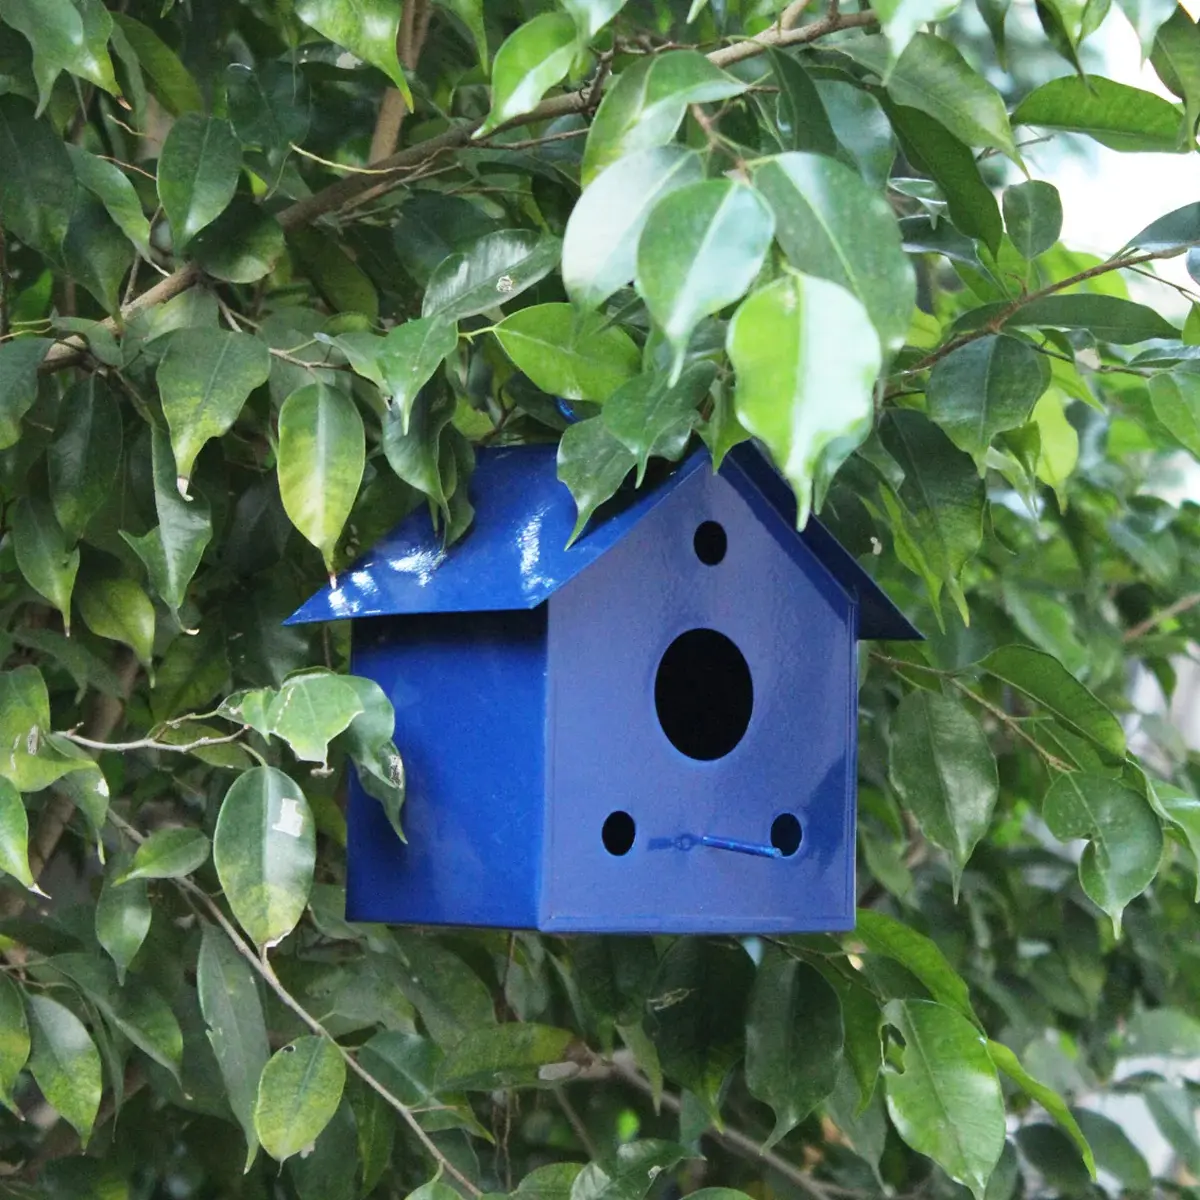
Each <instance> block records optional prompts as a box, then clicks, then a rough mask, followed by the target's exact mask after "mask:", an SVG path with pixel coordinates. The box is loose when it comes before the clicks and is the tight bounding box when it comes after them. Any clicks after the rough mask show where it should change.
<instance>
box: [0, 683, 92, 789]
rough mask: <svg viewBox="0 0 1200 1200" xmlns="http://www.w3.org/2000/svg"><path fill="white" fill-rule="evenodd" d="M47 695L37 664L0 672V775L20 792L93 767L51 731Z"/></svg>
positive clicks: (41, 786) (81, 754)
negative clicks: (1, 748)
mask: <svg viewBox="0 0 1200 1200" xmlns="http://www.w3.org/2000/svg"><path fill="white" fill-rule="evenodd" d="M50 729H51V725H50V696H49V693H48V692H47V691H46V682H45V680H44V679H43V678H42V674H41V672H40V671H39V670H38V668H37V667H34V666H31V665H28V664H27V665H25V666H21V667H17V668H16V669H15V670H12V671H0V746H4V747H6V752H5V753H4V754H0V776H2V777H3V778H5V779H7V780H9V781H10V782H11V783H14V784H15V785H16V786H17V789H18V790H19V791H22V792H40V791H41V790H42V788H46V787H49V786H50V785H51V784H52V783H55V782H57V781H58V780H60V779H62V778H63V776H64V775H67V774H68V773H74V772H76V771H83V770H87V769H91V768H93V767H94V764H93V763H92V760H91V759H90V758H88V757H87V756H86V755H85V754H84V753H83V751H82V750H79V749H78V748H77V747H75V746H72V745H71V744H70V743H69V742H68V743H66V746H67V747H68V749H64V748H63V746H62V745H61V744H60V743H59V742H58V741H56V740H55V739H54V737H53V736H52V735H51V734H50Z"/></svg>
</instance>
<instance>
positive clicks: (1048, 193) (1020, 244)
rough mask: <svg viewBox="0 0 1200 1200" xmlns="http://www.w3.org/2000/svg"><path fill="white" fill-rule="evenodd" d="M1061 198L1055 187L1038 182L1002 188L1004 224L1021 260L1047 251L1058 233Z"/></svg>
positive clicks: (1027, 181) (1061, 213)
mask: <svg viewBox="0 0 1200 1200" xmlns="http://www.w3.org/2000/svg"><path fill="white" fill-rule="evenodd" d="M1062 221H1063V211H1062V198H1061V197H1060V196H1059V194H1058V188H1056V187H1055V186H1054V184H1052V183H1046V182H1044V181H1043V180H1040V179H1029V180H1026V181H1025V182H1024V183H1014V184H1013V185H1012V187H1007V188H1005V189H1004V225H1005V228H1006V229H1007V230H1008V236H1009V238H1011V239H1012V244H1013V245H1014V246H1016V248H1017V250H1018V251H1019V252H1020V253H1021V255H1022V256H1023V257H1024V258H1027V259H1034V258H1037V256H1038V255H1039V254H1042V253H1044V252H1045V251H1046V250H1049V249H1050V247H1051V246H1053V245H1054V243H1055V242H1057V241H1058V235H1059V234H1060V233H1061V232H1062Z"/></svg>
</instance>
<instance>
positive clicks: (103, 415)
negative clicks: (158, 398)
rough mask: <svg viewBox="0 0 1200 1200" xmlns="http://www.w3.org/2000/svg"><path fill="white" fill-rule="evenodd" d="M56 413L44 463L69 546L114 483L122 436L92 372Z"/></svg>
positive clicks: (108, 395)
mask: <svg viewBox="0 0 1200 1200" xmlns="http://www.w3.org/2000/svg"><path fill="white" fill-rule="evenodd" d="M18 344H19V343H18ZM60 412H61V416H60V418H59V425H58V429H57V430H56V431H55V437H54V441H53V442H52V443H51V444H50V447H49V449H48V450H47V451H46V466H47V469H48V472H49V476H50V501H51V503H52V504H53V505H54V515H55V516H56V517H57V518H58V523H59V525H60V526H61V527H62V531H63V534H64V536H65V537H66V539H67V541H68V542H69V543H72V544H73V543H74V542H75V541H77V540H78V539H79V537H80V536H81V535H82V534H83V532H84V530H85V529H86V528H87V526H88V522H89V521H90V519H91V518H92V516H93V515H94V514H95V513H96V512H97V511H98V510H99V509H101V508H102V507H103V505H104V503H105V501H106V500H107V499H108V498H109V496H110V495H111V493H112V488H113V485H114V483H115V482H116V479H117V473H118V471H119V470H120V466H121V453H122V440H123V438H122V432H121V408H120V404H119V402H118V400H117V397H116V396H115V395H114V394H113V392H112V389H111V388H110V387H109V386H108V384H107V383H106V382H105V380H104V379H103V377H102V376H100V375H98V374H91V375H88V376H87V377H86V378H84V379H81V380H80V381H79V382H78V383H76V384H74V385H73V386H72V387H71V388H70V389H69V390H68V391H67V394H66V395H65V396H64V397H63V404H62V408H61V410H60Z"/></svg>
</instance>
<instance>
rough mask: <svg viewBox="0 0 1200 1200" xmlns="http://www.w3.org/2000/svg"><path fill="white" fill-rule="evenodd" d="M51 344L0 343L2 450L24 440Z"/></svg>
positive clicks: (28, 340)
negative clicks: (26, 419) (25, 420)
mask: <svg viewBox="0 0 1200 1200" xmlns="http://www.w3.org/2000/svg"><path fill="white" fill-rule="evenodd" d="M2 186H3V185H2V184H0V187H2ZM52 345H53V342H51V341H50V340H49V339H48V338H33V337H20V338H14V339H12V340H11V341H7V342H0V450H7V449H8V447H9V446H14V445H16V443H17V441H18V440H19V439H20V437H21V418H22V417H23V416H24V415H25V414H26V413H27V412H28V411H29V409H30V408H31V407H32V406H33V402H34V401H35V400H36V399H37V381H38V367H40V366H41V364H42V360H43V359H44V358H45V357H46V354H47V352H48V351H49V349H50V347H51V346H52Z"/></svg>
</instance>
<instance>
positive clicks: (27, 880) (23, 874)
mask: <svg viewBox="0 0 1200 1200" xmlns="http://www.w3.org/2000/svg"><path fill="white" fill-rule="evenodd" d="M0 871H3V872H4V873H5V874H6V875H11V876H12V877H13V878H14V879H15V880H16V881H17V882H18V883H19V884H21V886H22V887H26V888H28V889H29V890H30V891H31V892H37V894H38V895H39V896H41V895H44V894H45V893H44V892H42V890H41V888H39V887H38V885H37V881H36V880H35V879H34V877H33V873H32V872H31V871H30V869H29V817H28V816H27V815H26V813H25V803H24V801H23V800H22V799H21V793H20V792H18V791H17V789H16V787H15V786H14V785H13V784H12V783H10V782H9V780H7V779H5V778H4V777H3V776H0Z"/></svg>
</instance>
